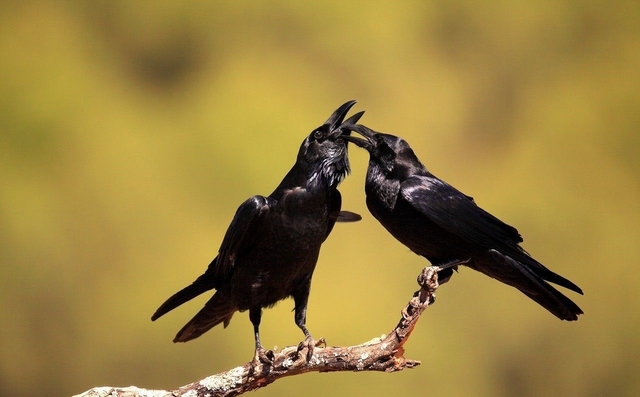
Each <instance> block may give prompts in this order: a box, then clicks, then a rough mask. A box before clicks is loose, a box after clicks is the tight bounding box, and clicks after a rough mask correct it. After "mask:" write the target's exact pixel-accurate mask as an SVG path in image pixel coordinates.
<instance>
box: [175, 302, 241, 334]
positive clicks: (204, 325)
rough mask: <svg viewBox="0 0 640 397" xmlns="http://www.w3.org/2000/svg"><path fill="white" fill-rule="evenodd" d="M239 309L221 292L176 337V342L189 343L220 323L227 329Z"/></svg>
mask: <svg viewBox="0 0 640 397" xmlns="http://www.w3.org/2000/svg"><path fill="white" fill-rule="evenodd" d="M237 310H238V309H237V308H236V307H235V305H234V304H233V303H232V302H231V301H230V300H229V299H228V298H227V297H225V296H223V295H222V294H221V293H220V292H216V294H215V295H213V296H212V297H211V299H209V301H208V302H207V303H206V304H205V305H204V307H203V308H202V310H200V311H199V312H198V313H197V314H196V315H195V316H194V317H193V318H192V319H191V320H190V321H189V322H188V323H187V324H186V325H185V326H184V327H182V329H181V330H180V332H178V334H177V335H176V337H175V339H173V341H174V342H187V341H190V340H191V339H195V338H197V337H199V336H200V335H202V334H204V333H205V332H207V331H208V330H210V329H211V328H213V327H215V326H216V325H218V324H220V323H224V327H225V328H226V327H227V325H229V321H231V317H233V314H234V313H235V312H236V311H237Z"/></svg>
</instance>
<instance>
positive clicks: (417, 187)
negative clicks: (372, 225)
mask: <svg viewBox="0 0 640 397" xmlns="http://www.w3.org/2000/svg"><path fill="white" fill-rule="evenodd" d="M343 128H344V129H345V131H354V132H357V133H359V134H360V135H362V136H363V137H364V139H361V138H356V137H354V136H345V139H347V140H349V141H351V142H353V143H355V144H356V145H358V146H360V147H362V148H364V149H366V150H367V151H369V154H370V159H369V167H368V170H367V177H366V183H365V191H366V196H367V198H366V200H367V207H368V208H369V211H370V212H371V214H373V216H374V217H375V218H376V219H377V220H378V221H379V222H380V223H381V224H382V225H383V226H384V227H385V228H386V229H387V230H388V231H389V232H390V233H391V234H392V235H393V236H394V237H395V238H396V239H397V240H398V241H400V242H401V243H402V244H404V245H406V246H407V247H409V248H410V249H411V250H412V251H413V252H415V253H416V254H418V255H422V256H424V257H425V258H427V259H428V260H429V261H430V262H431V263H432V264H433V265H448V266H451V265H452V264H459V265H464V266H468V267H470V268H472V269H474V270H477V271H479V272H481V273H484V274H486V275H487V276H489V277H492V278H494V279H496V280H498V281H501V282H503V283H505V284H508V285H511V286H513V287H515V288H517V289H518V290H520V291H521V292H522V293H524V294H525V295H527V296H528V297H529V298H531V299H533V300H534V301H536V302H537V303H538V304H540V305H541V306H543V307H544V308H545V309H547V310H548V311H550V312H551V313H553V314H554V315H555V316H557V317H558V318H560V319H562V320H569V321H571V320H577V319H578V315H579V314H582V313H583V312H582V310H581V309H580V308H579V307H578V306H577V305H576V304H575V303H574V302H572V301H571V300H570V299H569V298H567V297H566V296H564V295H563V294H562V293H560V292H559V291H557V290H556V289H555V288H553V287H552V286H551V285H550V284H549V283H548V282H552V283H555V284H558V285H560V286H563V287H565V288H568V289H570V290H572V291H575V292H578V293H580V294H582V290H581V289H580V288H579V287H578V286H577V285H575V284H574V283H572V282H571V281H569V280H567V279H566V278H564V277H562V276H560V275H558V274H556V273H554V272H552V271H551V270H549V269H547V268H546V267H545V266H543V265H542V264H541V263H539V262H538V261H536V260H535V259H533V258H532V257H531V256H530V255H529V254H528V253H527V252H526V251H524V249H522V247H520V244H519V243H521V242H522V237H521V236H520V234H519V233H518V231H517V230H516V229H515V228H514V227H512V226H509V225H507V224H505V223H504V222H502V221H500V220H499V219H498V218H496V217H494V216H493V215H491V214H490V213H488V212H487V211H485V210H483V209H482V208H480V207H479V206H478V205H476V203H475V202H474V200H473V198H471V197H470V196H467V195H465V194H463V193H461V192H460V191H458V190H457V189H456V188H454V187H453V186H451V185H449V184H447V183H446V182H444V181H442V180H440V179H438V178H437V177H435V176H434V175H433V174H431V173H430V172H429V171H428V170H427V168H426V167H425V166H424V165H422V163H420V160H418V158H417V157H416V155H415V154H414V152H413V150H412V149H411V147H410V146H409V144H408V143H407V142H406V141H405V140H403V139H402V138H399V137H397V136H393V135H389V134H384V133H377V132H375V131H373V130H371V129H370V128H368V127H366V126H363V125H359V124H358V125H347V124H346V123H345V125H344V126H343ZM445 267H447V266H445ZM454 269H457V266H451V267H447V268H446V269H444V270H441V271H440V272H439V278H440V280H441V282H446V281H448V280H449V278H450V277H451V276H452V274H453V270H454Z"/></svg>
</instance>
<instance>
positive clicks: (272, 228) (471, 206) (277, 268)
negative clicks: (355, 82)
mask: <svg viewBox="0 0 640 397" xmlns="http://www.w3.org/2000/svg"><path fill="white" fill-rule="evenodd" d="M355 103H356V102H355V101H349V102H347V103H345V104H343V105H342V106H340V107H339V108H338V109H337V110H336V111H335V112H333V114H332V115H331V116H330V117H329V119H328V120H327V121H326V122H325V123H324V124H322V125H321V126H319V127H318V128H316V129H314V130H313V131H312V132H311V133H310V134H309V135H308V136H307V137H306V138H305V139H304V141H303V142H302V145H301V146H300V150H299V152H298V156H297V159H296V162H295V163H294V165H293V167H292V168H291V170H290V171H289V172H288V173H287V175H286V176H285V177H284V179H283V180H282V182H281V183H280V185H278V187H277V188H276V189H275V190H274V191H273V193H271V194H270V195H269V196H259V195H258V196H253V197H251V198H249V199H247V200H246V201H245V202H244V203H242V204H241V205H240V207H239V208H238V210H237V211H236V214H235V216H234V218H233V220H232V221H231V225H230V226H229V228H228V229H227V232H226V234H225V236H224V238H223V240H222V244H221V246H220V249H219V251H218V255H217V256H216V257H215V258H214V259H213V261H212V262H211V263H210V264H209V266H208V268H207V270H206V271H205V272H204V274H202V275H201V276H200V277H198V278H197V279H196V280H195V281H194V282H193V283H192V284H191V285H189V286H187V287H185V288H184V289H182V290H181V291H179V292H177V293H176V294H174V295H173V296H171V297H170V298H169V299H168V300H167V301H166V302H165V303H163V304H162V305H161V306H160V308H158V310H157V311H156V312H155V314H154V315H153V317H152V320H156V319H157V318H159V317H160V316H162V315H164V314H165V313H167V312H169V311H171V310H173V309H174V308H176V307H178V306H180V305H181V304H183V303H185V302H187V301H189V300H191V299H193V298H194V297H196V296H198V295H200V294H202V293H203V292H206V291H209V290H211V289H215V290H216V292H215V294H214V295H213V296H212V297H211V299H210V300H209V301H208V302H207V303H206V304H205V306H204V307H203V308H202V309H201V310H200V311H199V312H198V313H197V314H196V315H195V316H194V317H193V318H192V319H191V320H190V321H189V322H188V323H187V324H186V325H185V326H184V327H183V328H182V329H181V330H180V331H179V332H178V334H177V335H176V337H175V339H174V342H186V341H189V340H191V339H194V338H197V337H198V336H200V335H202V334H203V333H204V332H206V331H208V330H209V329H211V328H212V327H214V326H216V325H218V324H220V323H223V324H224V326H225V327H226V326H227V325H228V324H229V321H230V320H231V317H232V316H233V314H234V313H235V312H236V311H245V310H248V311H249V319H250V320H251V323H252V324H253V329H254V336H255V349H256V350H255V356H254V363H255V360H262V361H264V360H265V358H266V356H265V350H264V349H263V347H262V344H261V342H260V334H259V326H260V319H261V316H262V309H263V308H268V307H271V306H273V305H275V304H276V303H277V302H278V301H280V300H283V299H285V298H288V297H292V298H293V300H294V304H295V308H294V319H295V323H296V325H297V326H298V327H299V328H300V329H301V330H302V332H303V333H304V335H305V340H304V341H303V342H302V344H301V346H307V347H309V348H313V347H314V346H315V345H316V341H315V340H314V339H313V338H312V337H311V334H310V333H309V330H308V329H307V327H306V310H307V301H308V298H309V291H310V287H311V279H312V275H313V271H314V268H315V265H316V262H317V260H318V256H319V253H320V247H321V245H322V243H323V242H324V241H325V240H326V238H327V237H328V236H329V234H330V233H331V230H332V229H333V227H334V225H335V223H336V222H353V221H357V220H359V219H360V216H359V215H357V214H354V213H352V212H348V211H342V210H341V203H342V199H341V195H340V192H339V191H338V189H337V187H338V185H339V184H340V182H341V181H342V180H343V179H344V178H345V177H346V175H347V174H348V173H349V171H350V169H349V159H348V156H347V143H348V142H352V143H354V144H355V145H357V146H359V147H361V148H363V149H365V150H367V151H368V152H369V154H370V159H369V167H368V170H367V176H366V181H365V192H366V203H367V207H368V209H369V211H370V212H371V214H372V215H373V216H374V217H375V218H376V219H377V220H378V221H379V222H380V223H381V224H382V226H384V228H385V229H387V231H388V232H389V233H391V234H392V235H393V236H394V237H395V238H396V239H397V240H398V241H400V242H401V243H402V244H404V245H405V246H407V247H408V248H409V249H411V251H413V252H414V253H416V254H418V255H421V256H423V257H425V258H426V259H427V260H428V261H429V262H431V264H432V265H434V266H439V267H440V268H441V269H442V270H440V271H439V273H438V277H439V280H440V283H443V282H446V281H448V280H449V279H450V278H451V276H452V274H453V271H454V270H455V269H457V266H458V265H463V266H466V267H469V268H471V269H474V270H477V271H479V272H480V273H484V274H485V275H487V276H489V277H492V278H494V279H496V280H498V281H501V282H502V283H505V284H508V285H510V286H512V287H515V288H517V289H518V290H520V291H521V292H522V293H524V294H525V295H527V296H528V297H529V298H531V299H533V300H534V301H535V302H537V303H538V304H539V305H541V306H542V307H544V308H545V309H547V310H548V311H549V312H551V313H552V314H554V315H555V316H556V317H558V318H559V319H561V320H568V321H573V320H577V319H578V315H580V314H582V313H583V312H582V310H581V309H580V308H579V307H578V306H577V305H576V304H575V303H574V302H573V301H571V300H570V299H569V298H567V297H566V296H565V295H563V294H562V293H561V292H559V291H558V290H556V289H555V288H554V287H552V286H551V285H550V284H549V283H554V284H557V285H560V286H562V287H565V288H568V289H570V290H572V291H575V292H577V293H579V294H582V290H581V289H580V288H579V287H578V286H577V285H575V284H574V283H572V282H571V281H569V280H567V279H566V278H564V277H562V276H560V275H558V274H556V273H554V272H553V271H551V270H549V269H548V268H546V267H545V266H543V265H542V264H541V263H539V262H538V261H536V260H535V259H534V258H532V257H531V256H530V255H529V254H528V253H527V252H526V251H525V250H524V249H522V247H521V246H520V243H521V242H522V237H521V236H520V234H519V233H518V231H517V230H516V229H515V228H514V227H512V226H509V225H507V224H506V223H504V222H502V221H500V220H499V219H498V218H496V217H494V216H493V215H491V214H490V213H488V212H487V211H485V210H483V209H482V208H480V207H479V206H478V205H477V204H476V203H475V201H474V200H473V198H472V197H470V196H467V195H465V194H463V193H461V192H460V191H458V190H457V189H456V188H454V187H453V186H451V185H449V184H447V183H446V182H444V181H442V180H440V179H438V178H437V177H436V176H434V175H433V174H431V173H430V172H429V171H428V170H427V168H426V167H425V166H424V165H423V164H422V163H421V162H420V160H418V158H417V157H416V155H415V153H414V152H413V150H412V149H411V147H410V146H409V144H408V143H407V142H406V141H405V140H403V139H402V138H400V137H397V136H394V135H389V134H384V133H378V132H375V131H374V130H372V129H370V128H368V127H366V126H364V125H361V124H357V122H358V120H359V119H360V118H361V117H362V115H363V114H364V112H359V113H356V114H354V115H353V116H351V117H350V118H348V119H347V120H345V117H346V115H347V113H348V112H349V110H350V109H351V107H352V106H353V105H354V104H355ZM351 132H355V133H357V134H359V135H360V137H356V136H354V135H351Z"/></svg>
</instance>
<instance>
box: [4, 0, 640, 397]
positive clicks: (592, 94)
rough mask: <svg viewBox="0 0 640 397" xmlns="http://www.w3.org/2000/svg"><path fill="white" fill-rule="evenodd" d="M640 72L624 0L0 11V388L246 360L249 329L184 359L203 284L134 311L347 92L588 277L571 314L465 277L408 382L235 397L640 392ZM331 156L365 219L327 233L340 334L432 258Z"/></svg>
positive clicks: (330, 318)
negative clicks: (160, 313) (381, 220)
mask: <svg viewBox="0 0 640 397" xmlns="http://www.w3.org/2000/svg"><path fill="white" fill-rule="evenodd" d="M639 71H640V3H638V2H637V1H617V2H589V1H588V2H583V1H557V2H551V1H533V2H522V1H517V2H510V3H505V2H488V3H484V2H472V1H436V2H423V1H406V2H401V3H399V2H395V3H391V2H388V3H382V2H365V1H355V2H335V1H325V2H305V3H302V2H294V1H282V2H264V1H234V2H172V1H156V2H130V1H109V2H107V1H95V2H94V1H71V2H47V1H42V2H38V1H25V2H19V3H18V2H2V3H1V4H0V252H1V253H2V255H0V261H1V262H2V266H1V267H0V272H1V273H0V274H1V277H0V324H1V326H0V341H1V342H0V344H1V347H0V390H2V394H3V395H14V396H18V395H19V396H36V395H42V394H45V393H46V394H47V395H58V396H65V395H71V394H75V393H80V392H82V391H85V390H86V389H89V388H91V387H94V386H106V385H109V386H127V385H131V384H134V385H137V386H140V387H146V388H154V389H159V388H169V389H171V388H176V387H178V386H181V385H184V384H187V383H190V382H192V381H195V380H197V379H200V378H202V377H204V376H206V375H210V374H213V373H217V372H220V371H223V370H226V369H230V368H232V367H234V366H237V365H240V364H242V363H244V362H246V361H248V360H249V359H250V358H251V355H252V351H253V339H252V330H251V325H250V322H249V319H248V316H247V314H246V313H241V314H237V315H236V316H235V317H234V319H233V321H232V322H231V325H230V326H229V328H227V329H223V328H221V327H218V328H215V329H213V330H211V331H210V332H208V333H207V334H206V335H204V336H203V337H201V338H200V339H198V340H195V341H193V342H190V343H187V344H173V343H171V340H172V338H173V336H174V335H175V333H176V331H177V330H178V329H179V328H180V327H181V326H182V325H183V324H184V323H185V322H186V321H187V320H189V319H190V318H191V316H192V315H193V314H195V312H196V311H197V310H198V309H199V308H200V307H201V305H202V304H203V303H204V301H205V300H206V299H208V296H206V297H200V298H199V299H196V300H194V301H193V302H190V303H189V304H187V305H185V306H184V307H181V308H179V309H178V310H176V311H175V312H172V313H171V314H169V315H168V316H166V317H164V318H162V319H161V320H159V321H158V322H156V323H152V322H151V321H150V316H151V314H152V313H153V311H154V310H155V309H156V308H157V306H158V305H159V304H160V303H162V302H163V301H164V299H165V298H167V297H168V296H169V295H171V294H172V293H174V292H175V291H177V290H178V289H180V288H182V287H183V286H185V285H186V284H188V283H190V282H191V281H192V280H194V279H195V277H196V276H198V275H199V274H201V272H202V271H204V269H205V267H206V266H207V264H208V263H209V261H210V260H211V259H212V258H213V256H214V255H215V254H216V252H217V249H218V247H219V244H220V241H221V239H222V236H223V234H224V232H225V230H226V228H227V226H228V224H229V222H230V220H231V218H232V216H233V214H234V212H235V209H236V208H237V206H238V205H239V204H240V203H241V202H242V201H244V200H245V199H246V198H247V197H249V196H251V195H254V194H269V193H270V192H271V191H272V190H273V189H274V188H275V187H276V185H277V184H278V183H279V182H280V180H281V178H282V177H283V176H284V175H285V173H286V172H287V171H288V170H289V168H290V166H291V165H292V164H293V162H294V160H295V156H296V153H297V150H298V147H299V145H300V142H301V141H302V139H303V138H304V137H305V136H306V135H307V134H308V133H309V132H310V131H311V130H312V129H313V128H315V127H316V126H318V125H319V124H321V123H322V122H323V121H324V120H325V119H326V118H327V117H328V116H329V114H330V113H331V112H332V111H333V110H334V109H335V108H336V107H337V106H338V105H340V104H342V103H343V102H345V101H347V100H349V99H357V100H358V101H359V103H358V105H356V107H355V108H354V111H359V110H366V111H367V113H366V114H365V116H364V118H363V119H362V121H363V122H364V123H365V124H367V125H369V126H370V127H372V128H374V129H377V130H380V131H385V132H389V133H393V134H396V135H401V136H403V137H404V138H406V139H407V140H408V141H409V142H410V143H411V145H412V146H413V148H414V149H415V151H416V152H417V154H418V156H419V157H420V158H421V159H422V160H423V162H424V163H425V164H426V165H427V166H428V167H429V168H430V170H431V171H432V172H434V173H435V174H436V175H438V176H439V177H441V178H443V179H445V180H446V181H448V182H450V183H452V184H453V185H455V186H456V187H458V188H459V189H460V190H462V191H463V192H465V193H467V194H470V195H472V196H474V198H475V199H476V201H477V202H478V203H479V204H480V205H481V206H483V207H484V208H485V209H487V210H489V211H490V212H492V213H493V214H495V215H497V216H498V217H500V218H501V219H503V220H504V221H505V222H507V223H509V224H512V225H515V226H516V227H517V228H518V229H519V231H520V232H521V233H522V234H523V235H524V237H525V243H524V247H525V248H526V249H527V250H528V251H529V252H531V253H532V254H533V255H534V256H535V257H536V258H537V259H539V260H540V261H541V262H543V263H544V264H546V265H548V266H549V267H550V268H552V269H553V270H555V271H557V272H558V273H560V274H562V275H564V276H566V277H568V278H570V279H571V280H572V281H574V282H576V283H577V284H578V285H580V286H581V287H582V288H583V289H584V291H585V296H578V295H576V294H572V293H568V295H569V296H570V297H571V298H572V299H575V301H576V302H577V303H578V304H579V305H580V306H581V307H582V308H583V310H584V311H585V313H586V314H585V315H584V316H582V317H581V318H580V320H579V321H578V322H576V323H566V322H560V321H558V320H557V319H556V318H555V317H553V316H552V315H550V314H549V313H547V312H546V311H545V310H544V309H542V308H540V307H538V306H537V305H536V304H535V303H533V302H532V301H530V300H529V299H527V298H526V297H525V296H524V295H522V294H520V293H519V292H517V291H515V290H514V289H512V288H509V287H506V286H503V285H501V284H499V283H497V282H496V281H494V280H490V279H488V278H486V277H484V276H481V275H480V274H478V273H475V272H473V271H471V270H469V269H462V270H461V271H460V274H458V275H456V276H454V278H453V280H452V281H451V282H450V283H449V284H447V285H446V286H444V287H442V288H441V289H440V290H439V293H438V298H439V299H438V302H437V303H436V304H435V305H434V306H433V307H432V308H431V309H430V310H428V311H427V313H426V314H425V316H424V317H423V318H422V320H421V321H420V323H419V326H418V328H417V329H416V331H415V332H414V333H413V336H412V338H411V339H410V341H409V343H408V345H407V354H406V355H407V357H409V358H413V359H420V360H422V362H423V365H422V366H420V367H418V368H417V369H415V370H408V371H404V372H402V373H398V374H391V375H387V374H380V373H362V374H354V373H338V374H307V375H304V376H297V377H293V378H287V379H284V380H280V381H278V382H276V383H274V384H272V385H270V386H269V387H267V388H265V389H262V390H259V391H257V392H254V393H253V394H254V395H256V396H282V395H308V396H326V395H336V396H349V395H368V396H387V395H405V394H406V395H430V396H468V395H474V396H549V395H562V396H603V395H607V396H637V395H639V394H640V377H639V376H638V374H640V361H639V360H638V352H640V331H639V329H640V302H639V299H638V296H637V291H638V285H640V270H639V268H638V257H639V256H640V248H639V247H640V244H639V243H638V241H639V239H640V227H639V226H638V225H639V224H640V211H639V208H640V72H639ZM350 154H351V156H350V157H351V163H352V168H353V173H352V175H351V176H350V177H349V178H347V180H345V182H344V183H343V184H342V187H341V191H342V193H343V198H344V208H345V209H348V210H352V211H356V212H359V213H361V214H363V216H364V219H363V220H362V222H360V223H358V224H348V225H344V224H341V225H338V227H336V228H335V229H334V232H333V233H332V235H331V237H330V238H329V239H328V241H327V242H326V243H325V245H324V247H323V250H322V252H321V255H320V260H319V263H318V267H317V269H316V272H315V277H314V283H313V288H312V292H311V299H310V305H309V315H308V325H309V328H310V330H311V331H312V333H313V335H314V336H316V337H320V336H323V337H326V338H327V340H328V342H329V344H332V345H349V344H356V343H361V342H364V341H366V340H369V339H371V338H373V337H375V336H378V335H380V334H382V333H385V332H388V331H389V330H391V329H392V327H393V326H394V325H395V324H396V322H397V320H398V318H399V312H400V309H401V308H402V307H403V306H404V305H405V303H406V302H407V301H408V299H409V298H410V296H411V294H412V292H413V291H414V290H415V289H416V287H417V286H416V283H415V277H416V275H417V274H418V273H419V271H420V269H422V267H423V266H425V265H427V262H426V261H425V260H424V259H422V258H420V257H417V256H415V255H413V254H412V253H410V252H409V251H408V249H406V248H405V247H404V246H402V245H401V244H399V243H398V242H396V241H395V240H394V239H393V238H392V237H391V236H390V235H389V234H387V233H386V232H385V231H384V229H383V228H382V227H381V226H380V225H378V223H377V222H376V221H375V220H374V219H372V217H371V215H370V214H369V213H368V211H367V209H366V207H365V204H364V191H363V181H364V175H365V169H366V165H367V160H368V156H367V155H366V153H364V152H362V151H360V150H358V149H357V148H355V147H351V150H350ZM292 308H293V303H292V301H290V300H287V301H284V302H281V303H280V304H279V305H278V306H276V307H275V308H274V309H271V310H268V311H266V312H265V315H264V317H263V323H262V327H261V331H262V340H263V342H264V344H265V346H267V347H271V346H274V345H277V346H280V347H283V346H286V345H292V344H296V343H298V342H299V341H300V340H301V339H302V334H301V332H300V331H299V330H298V329H297V328H296V327H295V325H294V323H293V314H292V313H291V309H292Z"/></svg>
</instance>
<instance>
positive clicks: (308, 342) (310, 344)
mask: <svg viewBox="0 0 640 397" xmlns="http://www.w3.org/2000/svg"><path fill="white" fill-rule="evenodd" d="M321 345H324V347H327V341H326V340H325V339H324V338H320V339H318V340H315V339H313V338H312V337H311V335H309V336H307V337H306V338H305V339H304V340H303V341H302V342H300V343H299V344H298V350H297V353H298V355H300V352H302V351H303V350H304V349H307V362H309V361H311V357H313V351H314V349H315V348H316V347H320V346H321Z"/></svg>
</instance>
